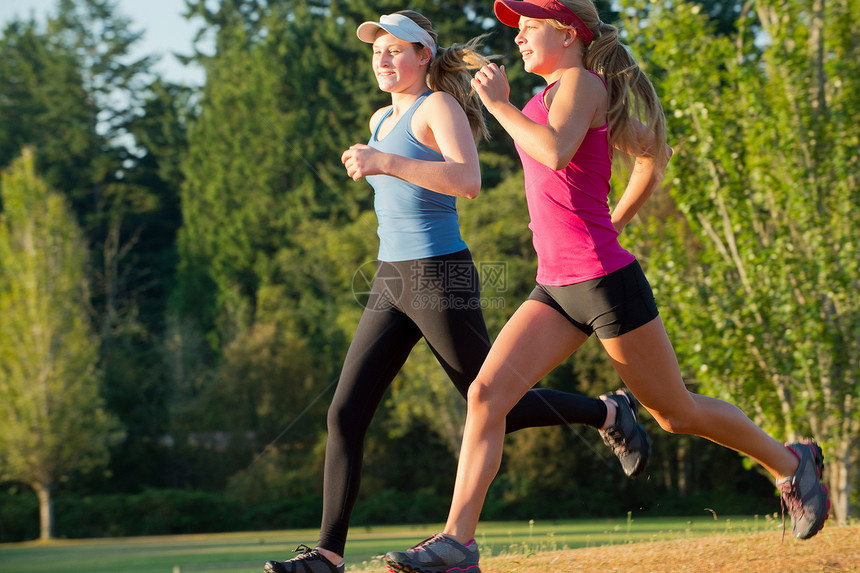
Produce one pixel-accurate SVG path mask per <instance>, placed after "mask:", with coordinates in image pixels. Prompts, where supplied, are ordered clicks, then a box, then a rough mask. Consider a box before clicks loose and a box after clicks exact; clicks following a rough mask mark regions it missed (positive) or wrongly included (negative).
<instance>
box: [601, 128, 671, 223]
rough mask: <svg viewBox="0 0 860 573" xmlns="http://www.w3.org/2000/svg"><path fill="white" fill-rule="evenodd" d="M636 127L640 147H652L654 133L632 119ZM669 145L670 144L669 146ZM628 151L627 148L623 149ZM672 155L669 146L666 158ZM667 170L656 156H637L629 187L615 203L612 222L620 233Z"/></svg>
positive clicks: (664, 164) (628, 183)
mask: <svg viewBox="0 0 860 573" xmlns="http://www.w3.org/2000/svg"><path fill="white" fill-rule="evenodd" d="M631 121H632V123H633V125H634V129H635V130H636V133H637V135H638V138H639V145H638V148H639V149H652V148H653V145H654V141H653V138H654V134H653V133H652V132H651V131H650V130H648V128H647V127H645V126H644V125H643V124H642V123H641V122H639V121H637V120H632V119H631ZM667 147H668V146H667ZM621 151H626V150H623V149H622V150H621ZM671 156H672V148H671V147H668V154H667V157H666V160H667V161H668V159H669V157H671ZM665 171H666V163H665V162H664V163H662V164H661V165H658V164H657V163H655V161H654V158H653V157H652V156H650V155H642V154H641V152H640V154H639V155H638V156H637V157H636V163H635V164H634V166H633V173H632V174H631V175H630V180H629V181H628V182H627V187H626V188H625V189H624V193H623V194H622V195H621V199H619V200H618V204H617V205H615V209H614V210H613V211H612V224H613V225H614V226H615V229H616V230H617V231H618V232H619V233H620V232H621V231H622V230H623V229H624V227H625V226H626V225H627V223H629V222H630V221H631V220H632V219H633V217H634V216H635V215H636V213H637V212H639V209H640V208H641V207H642V205H644V204H645V201H647V200H648V198H649V197H650V196H651V193H653V192H654V189H656V188H657V185H659V184H660V181H661V180H662V179H663V173H664V172H665Z"/></svg>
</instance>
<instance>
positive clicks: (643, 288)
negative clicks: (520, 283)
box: [529, 261, 659, 338]
mask: <svg viewBox="0 0 860 573" xmlns="http://www.w3.org/2000/svg"><path fill="white" fill-rule="evenodd" d="M529 300H536V301H539V302H542V303H544V304H547V305H549V306H551V307H552V308H554V309H556V310H557V311H558V312H560V313H561V314H562V315H563V316H564V317H565V318H567V319H568V320H569V321H570V322H571V323H572V324H573V325H574V326H576V327H577V328H578V329H580V330H581V331H583V332H584V333H585V334H587V335H589V336H591V333H592V332H593V333H595V334H597V337H598V338H615V337H616V336H621V335H622V334H625V333H627V332H630V331H632V330H635V329H637V328H639V327H640V326H643V325H645V324H647V323H649V322H651V321H652V320H653V319H655V318H656V317H657V316H658V315H659V313H658V312H657V303H656V302H655V301H654V293H652V292H651V285H649V284H648V279H647V278H645V273H643V272H642V267H640V266H639V262H638V261H633V262H632V263H630V264H629V265H627V266H626V267H623V268H621V269H619V270H617V271H615V272H612V273H609V274H608V275H606V276H604V277H600V278H596V279H592V280H588V281H584V282H581V283H576V284H572V285H566V286H545V285H541V284H539V285H537V286H536V287H535V288H534V290H533V291H532V293H531V294H530V295H529Z"/></svg>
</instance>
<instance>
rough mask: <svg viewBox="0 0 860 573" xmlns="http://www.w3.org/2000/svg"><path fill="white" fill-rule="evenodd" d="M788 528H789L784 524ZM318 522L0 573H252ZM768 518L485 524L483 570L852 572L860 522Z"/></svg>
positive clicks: (82, 547) (115, 545)
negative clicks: (797, 523) (805, 536)
mask: <svg viewBox="0 0 860 573" xmlns="http://www.w3.org/2000/svg"><path fill="white" fill-rule="evenodd" d="M789 527H790V526H789ZM439 528H440V525H439V524H432V525H423V526H400V527H374V528H364V529H361V528H355V529H354V530H353V531H352V533H351V535H350V541H349V552H350V555H349V559H348V560H347V571H354V572H357V571H367V572H369V571H384V570H385V568H384V566H382V565H381V563H380V562H379V561H378V560H377V559H375V557H376V556H378V555H381V554H382V553H384V552H385V551H388V550H392V549H404V548H406V547H408V546H410V545H412V544H413V543H415V542H417V541H420V540H421V539H423V538H424V537H426V536H427V535H429V534H431V533H433V532H435V531H437V530H439ZM316 535H317V531H316V530H290V531H265V532H246V533H229V534H211V535H177V536H164V537H141V538H119V539H98V540H58V541H53V542H50V543H39V542H28V543H13V544H2V545H0V571H2V572H3V573H31V572H32V573H35V572H37V571H38V572H43V571H62V572H64V573H102V572H104V573H107V572H111V573H252V572H253V573H260V572H261V571H262V564H263V563H264V562H265V561H266V560H268V559H273V558H277V559H284V558H287V557H288V556H290V555H291V551H292V550H293V549H294V548H295V547H296V545H298V544H299V543H308V544H312V543H313V541H314V540H315V537H316ZM781 537H782V525H781V520H776V519H774V518H773V517H772V516H767V517H758V516H750V517H737V516H735V517H721V518H719V519H717V518H715V517H712V516H710V515H707V516H705V517H696V518H687V519H685V518H651V519H630V518H629V517H628V518H620V519H616V520H606V519H604V520H578V521H564V522H557V523H550V522H544V523H541V522H537V523H531V522H525V523H522V522H517V523H498V522H494V523H485V524H482V526H481V529H480V530H479V532H478V541H479V542H480V543H481V549H482V553H481V555H482V557H481V562H482V570H483V572H484V573H513V572H516V573H537V572H548V571H555V572H567V571H590V572H600V571H623V572H625V573H636V572H649V573H650V572H659V571H665V572H675V571H678V572H684V571H690V572H696V573H706V572H707V573H710V572H712V571H750V572H759V571H761V572H777V571H778V572H783V571H785V572H790V571H825V572H830V571H833V572H836V571H840V572H841V571H857V572H860V526H850V527H827V528H825V529H824V531H822V532H821V533H820V534H819V535H818V536H817V537H816V538H815V539H813V540H810V541H806V542H800V541H797V540H795V539H793V538H792V537H791V533H790V531H789V532H788V534H787V536H786V538H785V541H784V542H782V541H781Z"/></svg>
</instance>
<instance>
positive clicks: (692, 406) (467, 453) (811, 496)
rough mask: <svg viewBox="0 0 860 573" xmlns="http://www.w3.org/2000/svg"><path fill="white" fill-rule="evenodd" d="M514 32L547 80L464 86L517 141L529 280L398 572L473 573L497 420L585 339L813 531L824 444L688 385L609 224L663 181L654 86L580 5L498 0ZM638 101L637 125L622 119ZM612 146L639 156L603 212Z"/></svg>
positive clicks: (501, 429)
mask: <svg viewBox="0 0 860 573" xmlns="http://www.w3.org/2000/svg"><path fill="white" fill-rule="evenodd" d="M495 13H496V16H497V17H498V19H499V20H500V21H501V22H502V23H503V24H506V25H508V26H512V27H517V28H518V29H519V33H518V34H517V36H516V38H515V41H516V44H517V46H518V47H519V50H520V53H521V56H522V60H523V65H524V66H525V69H526V71H528V72H530V73H533V74H535V75H538V76H540V77H541V78H543V79H544V80H545V81H546V83H547V87H546V88H545V89H543V90H542V91H541V92H540V93H538V94H537V95H536V96H535V97H534V98H533V99H532V100H531V101H529V103H528V104H527V105H526V106H525V107H524V108H523V110H522V111H520V110H519V109H517V108H516V107H514V106H513V105H512V104H511V103H510V102H509V101H508V96H509V86H508V83H507V78H506V76H505V72H504V68H499V67H497V66H496V65H494V64H489V65H486V66H484V67H483V68H482V69H481V70H480V71H479V72H478V73H477V74H476V75H475V78H474V80H473V82H472V86H473V87H474V89H475V90H476V92H477V93H478V95H479V96H480V98H481V100H482V101H483V103H484V105H485V106H486V108H487V110H488V111H489V112H490V113H491V114H492V115H493V116H494V117H495V119H496V120H497V121H498V122H499V123H500V124H501V125H502V127H504V129H505V130H506V131H507V132H508V133H509V134H510V135H511V137H512V138H513V139H514V142H515V143H516V146H517V149H518V152H519V154H520V158H521V160H522V163H523V169H524V173H525V193H526V199H527V202H528V207H529V214H530V216H531V224H530V228H531V229H532V232H533V242H534V247H535V251H536V252H537V258H538V273H537V283H538V284H537V286H536V287H535V289H534V291H533V292H532V294H531V296H529V299H528V300H527V301H525V303H523V305H522V306H520V307H519V309H517V311H516V312H515V313H514V315H513V316H512V317H511V319H510V320H509V321H508V323H507V324H506V325H505V326H504V328H503V329H502V331H501V333H500V334H499V337H498V338H497V339H496V341H495V342H494V344H493V346H492V348H491V350H490V353H489V355H488V356H487V359H486V361H485V362H484V365H483V366H482V368H481V370H480V373H479V374H478V377H477V379H476V380H475V381H474V382H473V383H472V385H471V386H470V388H469V393H468V398H467V399H468V413H467V416H466V426H465V430H464V436H463V443H462V448H461V450H460V460H459V466H458V468H457V480H456V485H455V487H454V495H453V499H452V503H451V509H450V513H449V516H448V521H447V523H446V525H445V529H444V531H443V532H442V533H439V534H436V535H434V536H433V537H430V538H428V539H426V540H425V541H423V542H422V543H420V544H418V545H416V546H415V547H413V548H412V549H409V550H408V551H406V552H391V553H388V554H387V555H386V561H387V563H388V566H389V567H390V569H391V570H393V571H407V572H421V573H435V572H445V573H447V572H456V573H478V572H479V571H480V568H479V565H478V561H479V552H478V547H477V545H476V543H475V541H474V536H475V531H476V528H477V524H478V519H479V516H480V513H481V508H482V506H483V503H484V499H485V497H486V494H487V490H488V488H489V486H490V483H491V482H492V480H493V478H494V477H495V475H496V473H497V472H498V469H499V466H500V463H501V458H502V443H503V440H504V434H505V416H506V414H507V413H508V412H509V411H510V409H511V407H512V406H513V405H514V404H516V403H517V401H518V400H519V399H520V398H521V397H522V396H523V395H524V394H525V393H526V392H528V391H529V389H530V388H531V387H532V385H533V384H535V382H537V381H538V380H539V379H540V378H541V377H543V376H544V375H546V374H547V373H548V372H550V371H551V370H552V369H553V368H555V367H556V366H557V365H558V364H559V363H560V362H561V361H562V360H564V359H566V358H567V357H568V356H569V355H570V354H571V353H573V352H574V351H575V350H576V349H577V348H579V347H580V346H581V345H582V344H583V343H584V342H585V341H586V340H587V339H588V338H589V336H590V335H591V334H592V333H595V334H596V335H597V337H598V338H599V339H600V342H601V343H602V345H603V348H604V350H605V351H606V353H607V355H608V356H609V358H610V360H611V361H612V363H613V365H614V366H615V369H616V370H617V372H618V374H619V375H620V376H621V378H622V380H624V382H625V384H626V385H627V387H628V388H629V389H630V390H631V391H632V392H633V394H634V395H635V396H636V398H637V399H638V400H639V402H640V403H641V404H642V405H643V406H644V407H645V408H647V409H648V411H649V412H651V414H653V416H654V417H655V418H656V419H657V421H658V422H659V424H660V426H661V427H662V428H663V429H665V430H667V431H669V432H673V433H687V434H695V435H698V436H702V437H705V438H707V439H710V440H712V441H714V442H716V443H718V444H721V445H724V446H726V447H729V448H731V449H734V450H736V451H739V452H743V453H745V454H746V455H748V456H750V457H751V458H753V459H755V460H756V461H758V462H759V463H760V464H762V465H763V466H764V467H765V468H766V469H767V470H768V471H769V472H770V473H771V474H773V475H774V477H775V478H776V483H777V484H778V486H779V488H780V490H781V493H782V498H783V500H784V503H785V505H786V507H788V509H789V512H790V515H791V521H792V528H793V530H794V534H795V536H797V537H799V538H804V539H805V538H808V537H812V536H813V535H815V534H816V533H817V532H818V531H819V530H820V529H821V527H823V525H824V521H825V520H826V519H827V513H828V509H829V500H828V496H827V491H826V489H825V488H824V486H823V485H822V484H821V482H820V473H821V468H822V464H823V458H822V453H821V449H820V448H819V447H818V445H817V444H816V443H815V442H813V441H811V440H804V441H803V442H800V443H794V444H788V445H783V444H782V443H780V442H778V441H776V440H775V439H773V438H772V437H770V436H768V435H767V434H766V433H764V432H763V431H762V430H761V429H760V428H759V427H758V426H756V425H755V424H754V423H753V422H752V421H751V420H750V419H749V418H748V417H747V416H746V415H744V414H743V412H741V411H740V410H739V409H738V408H737V407H735V406H733V405H731V404H729V403H727V402H724V401H721V400H716V399H714V398H709V397H706V396H700V395H697V394H693V393H691V392H689V391H688V390H687V388H686V387H685V385H684V381H683V380H682V379H681V372H680V369H679V367H678V362H677V359H676V357H675V353H674V350H673V348H672V345H671V343H670V342H669V338H668V337H667V335H666V331H665V329H664V327H663V323H662V321H661V319H660V317H659V314H658V312H657V306H656V304H655V301H654V297H653V295H652V293H651V288H650V286H649V284H648V281H647V279H646V278H645V275H644V274H643V273H642V270H641V268H640V267H639V264H638V263H637V262H636V259H635V257H634V256H633V255H632V254H630V253H629V252H628V251H626V250H625V249H623V248H622V247H621V246H620V245H619V243H618V240H617V237H618V234H619V233H620V232H621V230H622V229H624V226H625V225H626V224H627V223H628V222H629V221H630V220H631V218H632V217H633V216H634V214H635V213H636V212H637V210H638V209H639V208H640V207H641V206H642V204H643V203H644V201H645V200H646V199H647V198H648V196H649V195H650V194H651V192H652V191H653V189H654V188H655V186H656V185H657V184H658V182H659V181H660V179H661V178H662V175H663V172H664V169H665V166H666V163H667V161H668V159H669V156H670V155H671V150H670V149H669V147H668V146H667V145H666V133H665V120H664V117H663V110H662V108H661V107H660V102H659V100H658V98H657V96H656V94H655V92H654V89H653V87H652V86H651V83H650V82H649V81H648V79H647V78H646V77H645V75H644V74H643V73H642V71H641V70H640V69H639V66H638V65H637V64H636V62H635V61H634V60H633V59H632V58H631V57H630V55H629V53H628V52H627V51H626V49H625V48H624V46H623V45H622V44H620V43H619V41H618V31H617V30H616V29H615V28H614V27H612V26H609V25H606V24H604V23H602V22H601V21H600V19H599V17H598V13H597V10H596V8H595V6H594V4H593V3H592V2H591V1H590V0H563V1H557V0H529V1H526V2H516V1H511V0H496V2H495ZM631 110H637V111H639V114H640V115H641V116H642V118H643V120H644V123H640V122H639V121H638V120H636V119H633V118H631V117H630V113H631ZM613 148H617V149H619V150H620V151H622V152H624V153H627V154H629V155H630V156H632V157H634V158H635V167H634V169H633V172H632V175H631V177H630V180H629V181H628V184H627V187H626V189H625V191H624V193H623V195H622V196H621V198H620V200H619V201H618V204H617V205H616V207H615V209H614V210H613V211H612V212H610V210H609V207H608V203H607V195H608V193H609V178H610V171H611V159H612V153H613V151H612V150H613Z"/></svg>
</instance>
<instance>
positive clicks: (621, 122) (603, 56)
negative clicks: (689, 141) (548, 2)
mask: <svg viewBox="0 0 860 573" xmlns="http://www.w3.org/2000/svg"><path fill="white" fill-rule="evenodd" d="M560 1H561V2H562V3H563V4H564V5H565V6H567V7H568V8H570V9H571V10H573V12H574V13H575V14H576V15H577V16H579V18H580V19H581V20H582V21H583V22H584V23H585V25H586V26H588V28H589V29H590V30H591V31H592V32H593V33H594V40H593V41H592V42H591V45H589V46H587V47H586V51H585V59H584V63H585V67H586V69H589V70H591V71H593V72H596V73H598V74H600V75H601V76H603V79H604V80H605V81H606V87H607V90H608V95H609V108H608V110H607V117H608V120H609V133H610V143H611V144H612V146H613V147H618V148H619V149H623V150H626V151H627V152H628V153H630V154H631V155H634V156H650V157H653V158H654V161H655V162H656V163H657V164H658V165H665V163H666V162H667V161H668V160H669V154H668V149H667V147H666V117H665V115H664V114H663V106H662V105H661V104H660V98H658V97H657V92H656V90H655V89H654V86H653V85H652V84H651V81H650V80H649V79H648V77H647V76H646V75H645V72H643V71H642V69H641V68H640V67H639V64H638V63H637V62H636V60H635V59H634V58H633V56H631V55H630V52H629V51H628V49H627V47H626V46H624V44H622V43H621V41H620V40H619V38H618V29H617V28H616V27H615V26H611V25H609V24H605V23H603V22H601V21H600V17H599V16H598V14H597V8H596V7H595V6H594V2H592V0H560ZM634 119H638V120H639V121H641V122H642V123H643V124H645V126H646V127H647V128H648V130H650V131H651V133H652V134H653V145H652V146H651V147H650V148H648V149H641V148H640V147H641V144H640V140H639V138H638V137H637V136H636V129H635V127H634V125H633V124H632V121H631V120H634Z"/></svg>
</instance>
